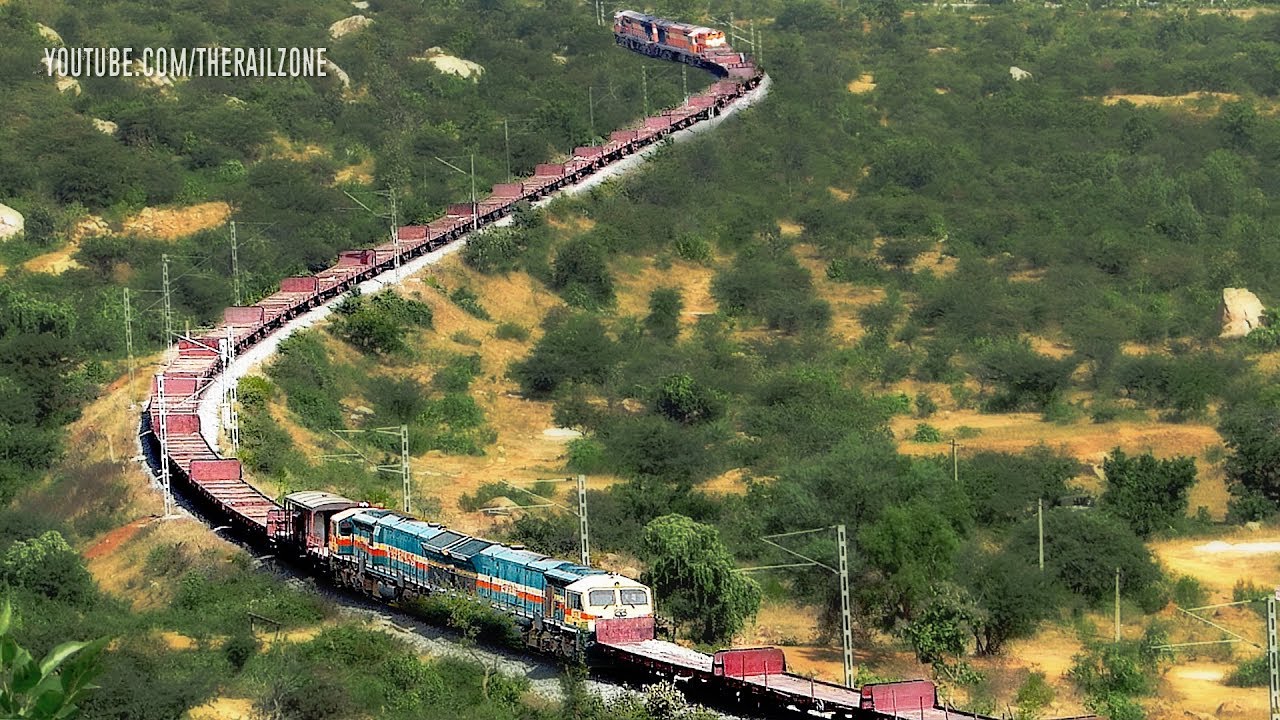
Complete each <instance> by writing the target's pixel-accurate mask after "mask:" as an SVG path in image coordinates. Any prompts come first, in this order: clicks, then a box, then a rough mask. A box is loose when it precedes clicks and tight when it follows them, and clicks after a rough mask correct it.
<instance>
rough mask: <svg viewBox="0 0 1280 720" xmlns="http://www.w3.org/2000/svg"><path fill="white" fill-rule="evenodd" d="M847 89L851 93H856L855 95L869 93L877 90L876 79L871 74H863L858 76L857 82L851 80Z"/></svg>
mask: <svg viewBox="0 0 1280 720" xmlns="http://www.w3.org/2000/svg"><path fill="white" fill-rule="evenodd" d="M845 87H847V88H848V90H849V92H851V93H854V94H855V95H861V94H862V93H869V92H871V91H872V90H875V89H876V79H875V76H873V75H872V74H871V73H862V74H861V75H859V76H858V79H857V80H850V81H849V84H848V85H846V86H845Z"/></svg>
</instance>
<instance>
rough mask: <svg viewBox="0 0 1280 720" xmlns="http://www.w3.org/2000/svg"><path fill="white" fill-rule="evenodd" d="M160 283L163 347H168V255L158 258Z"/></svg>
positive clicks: (170, 331)
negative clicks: (162, 310) (162, 307)
mask: <svg viewBox="0 0 1280 720" xmlns="http://www.w3.org/2000/svg"><path fill="white" fill-rule="evenodd" d="M160 264H161V266H162V269H161V271H160V282H161V286H162V290H161V292H163V293H164V346H165V347H166V348H168V347H169V344H170V343H172V342H173V304H172V301H171V300H170V298H169V255H168V254H163V255H161V256H160Z"/></svg>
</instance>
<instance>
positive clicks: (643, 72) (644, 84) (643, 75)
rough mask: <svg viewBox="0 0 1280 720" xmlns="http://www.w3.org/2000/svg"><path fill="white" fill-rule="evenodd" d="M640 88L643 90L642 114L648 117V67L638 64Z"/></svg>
mask: <svg viewBox="0 0 1280 720" xmlns="http://www.w3.org/2000/svg"><path fill="white" fill-rule="evenodd" d="M640 89H641V90H642V91H643V92H644V116H645V117H649V68H648V67H646V66H644V65H641V66H640Z"/></svg>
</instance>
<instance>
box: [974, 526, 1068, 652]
mask: <svg viewBox="0 0 1280 720" xmlns="http://www.w3.org/2000/svg"><path fill="white" fill-rule="evenodd" d="M962 573H963V576H964V578H965V582H966V584H967V585H968V588H969V593H970V595H971V596H972V597H973V601H974V603H975V604H976V606H977V608H976V610H975V612H974V615H973V618H972V627H973V637H974V640H975V642H976V652H977V654H979V655H994V654H996V653H999V652H1000V651H1001V650H1002V649H1003V648H1004V645H1005V643H1006V642H1008V641H1009V640H1013V639H1015V638H1020V637H1027V636H1029V635H1031V634H1032V633H1033V632H1035V628H1036V624H1037V623H1039V622H1040V620H1043V619H1044V618H1045V617H1047V616H1048V615H1049V613H1050V612H1052V609H1053V608H1054V607H1055V606H1056V603H1055V602H1054V595H1053V590H1052V588H1051V587H1050V586H1049V580H1048V578H1046V577H1045V574H1044V573H1042V572H1040V570H1039V569H1038V568H1037V567H1036V566H1034V565H1032V564H1031V563H1029V562H1027V561H1026V560H1024V559H1022V558H1020V557H1017V556H1015V555H1013V554H1011V553H1009V552H1007V551H1006V552H998V553H994V554H991V555H985V554H980V555H978V556H976V557H975V558H973V559H971V560H970V561H969V562H968V563H967V567H965V568H964V569H963V570H962Z"/></svg>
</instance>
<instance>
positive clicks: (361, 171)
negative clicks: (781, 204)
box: [333, 157, 374, 185]
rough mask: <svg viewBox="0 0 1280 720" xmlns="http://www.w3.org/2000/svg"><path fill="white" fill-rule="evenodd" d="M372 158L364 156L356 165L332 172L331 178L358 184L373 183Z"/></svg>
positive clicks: (336, 180)
mask: <svg viewBox="0 0 1280 720" xmlns="http://www.w3.org/2000/svg"><path fill="white" fill-rule="evenodd" d="M373 170H374V164H373V158H371V157H369V158H365V159H364V160H361V161H360V163H359V164H357V165H350V166H348V167H344V168H342V169H341V170H339V171H338V172H337V173H335V174H334V176H333V180H334V182H338V183H358V184H360V185H372V184H373Z"/></svg>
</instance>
